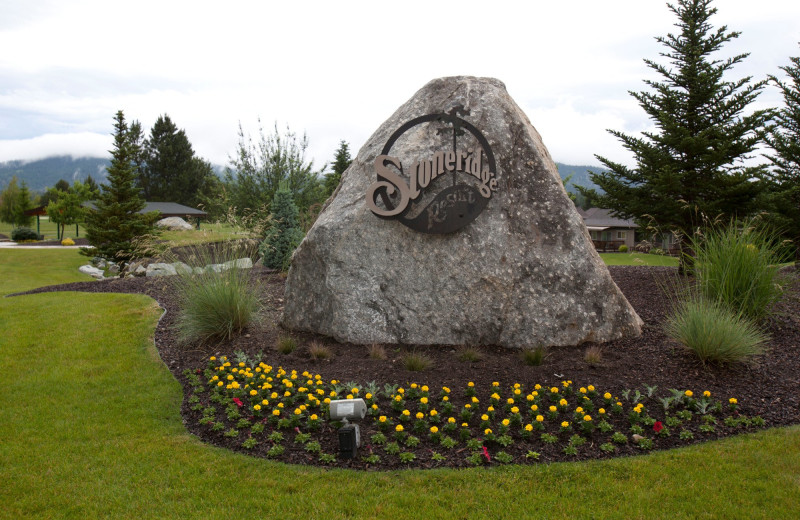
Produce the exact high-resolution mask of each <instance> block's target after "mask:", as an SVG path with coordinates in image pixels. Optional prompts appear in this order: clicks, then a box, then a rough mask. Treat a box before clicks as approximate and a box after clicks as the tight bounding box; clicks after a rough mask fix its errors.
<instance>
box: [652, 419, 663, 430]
mask: <svg viewBox="0 0 800 520" xmlns="http://www.w3.org/2000/svg"><path fill="white" fill-rule="evenodd" d="M663 429H664V425H663V424H661V421H656V422H655V424H653V431H654V432H656V433H658V432H660V431H661V430H663Z"/></svg>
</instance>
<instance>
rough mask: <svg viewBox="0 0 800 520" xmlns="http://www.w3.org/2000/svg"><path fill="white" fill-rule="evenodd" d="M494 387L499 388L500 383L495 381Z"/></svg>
mask: <svg viewBox="0 0 800 520" xmlns="http://www.w3.org/2000/svg"><path fill="white" fill-rule="evenodd" d="M492 386H493V387H495V388H497V387H498V386H500V383H498V382H497V381H493V382H492Z"/></svg>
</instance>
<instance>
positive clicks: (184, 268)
mask: <svg viewBox="0 0 800 520" xmlns="http://www.w3.org/2000/svg"><path fill="white" fill-rule="evenodd" d="M171 265H172V267H174V268H175V274H192V272H193V271H192V268H191V266H189V265H188V264H184V263H183V262H173V263H172V264H171Z"/></svg>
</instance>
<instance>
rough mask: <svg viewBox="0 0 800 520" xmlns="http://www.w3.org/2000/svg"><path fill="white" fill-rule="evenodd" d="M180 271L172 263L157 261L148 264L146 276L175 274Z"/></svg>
mask: <svg viewBox="0 0 800 520" xmlns="http://www.w3.org/2000/svg"><path fill="white" fill-rule="evenodd" d="M176 274H178V271H177V270H175V267H174V266H173V265H171V264H163V263H155V264H150V265H148V266H147V271H146V272H145V276H175V275H176Z"/></svg>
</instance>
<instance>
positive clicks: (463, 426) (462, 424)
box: [461, 422, 469, 428]
mask: <svg viewBox="0 0 800 520" xmlns="http://www.w3.org/2000/svg"><path fill="white" fill-rule="evenodd" d="M461 427H462V428H467V427H469V424H467V423H465V422H462V423H461Z"/></svg>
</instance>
